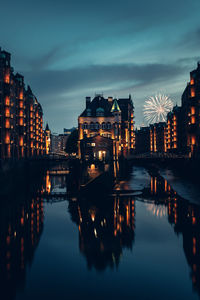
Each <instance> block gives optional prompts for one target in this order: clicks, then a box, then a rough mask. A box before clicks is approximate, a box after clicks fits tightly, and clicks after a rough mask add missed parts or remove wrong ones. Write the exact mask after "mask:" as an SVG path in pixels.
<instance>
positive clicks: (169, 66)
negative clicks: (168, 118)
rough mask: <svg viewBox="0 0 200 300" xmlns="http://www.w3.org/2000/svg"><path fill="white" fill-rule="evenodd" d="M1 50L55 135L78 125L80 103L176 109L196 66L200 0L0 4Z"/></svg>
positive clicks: (140, 116) (199, 52)
mask: <svg viewBox="0 0 200 300" xmlns="http://www.w3.org/2000/svg"><path fill="white" fill-rule="evenodd" d="M0 46H1V47H2V48H3V49H4V50H6V51H8V52H10V53H11V54H12V66H13V67H14V69H15V71H16V72H17V71H18V72H20V73H22V74H23V75H24V76H25V82H26V84H29V85H30V86H31V88H32V90H33V92H34V94H35V95H36V97H37V98H38V100H39V101H40V102H41V104H42V106H43V110H44V115H45V121H48V123H49V126H50V129H52V131H53V132H58V133H61V132H62V130H63V127H66V128H71V127H72V126H77V117H78V115H79V114H80V113H81V112H82V110H83V109H84V107H85V96H94V94H95V93H103V95H104V96H105V97H107V96H114V97H128V95H129V94H131V95H132V97H133V100H134V104H135V112H136V125H140V124H142V123H143V122H144V120H143V113H142V107H143V104H144V101H145V99H146V98H147V97H148V96H151V95H154V94H155V93H156V92H158V91H161V92H163V93H166V94H167V95H170V96H171V98H172V99H173V101H174V103H175V104H176V102H177V103H178V104H180V99H181V94H182V92H183V90H184V88H185V86H186V83H187V81H189V72H190V71H191V70H193V69H195V68H196V65H197V61H198V60H199V59H200V0H168V1H163V0H138V1H135V0H123V1H121V0H117V1H116V0H115V1H114V0H107V1H106V0H102V1H95V0H93V1H90V0H84V1H83V0H82V1H81V0H79V1H76V0H74V1H67V0H56V1H55V0H40V1H38V0H35V1H29V0H19V1H15V0H14V1H12V0H11V1H1V3H0Z"/></svg>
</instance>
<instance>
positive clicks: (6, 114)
mask: <svg viewBox="0 0 200 300" xmlns="http://www.w3.org/2000/svg"><path fill="white" fill-rule="evenodd" d="M5 116H6V117H10V109H9V108H8V107H6V108H5Z"/></svg>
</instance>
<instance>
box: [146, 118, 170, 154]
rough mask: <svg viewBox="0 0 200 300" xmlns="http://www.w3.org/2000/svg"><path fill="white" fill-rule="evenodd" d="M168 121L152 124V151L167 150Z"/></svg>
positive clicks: (160, 151)
mask: <svg viewBox="0 0 200 300" xmlns="http://www.w3.org/2000/svg"><path fill="white" fill-rule="evenodd" d="M165 137H166V123H165V122H160V123H155V124H151V125H150V152H159V153H162V152H166V151H167V149H166V140H165Z"/></svg>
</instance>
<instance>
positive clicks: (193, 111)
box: [191, 106, 195, 115]
mask: <svg viewBox="0 0 200 300" xmlns="http://www.w3.org/2000/svg"><path fill="white" fill-rule="evenodd" d="M194 114H195V107H194V106H192V107H191V115H194Z"/></svg>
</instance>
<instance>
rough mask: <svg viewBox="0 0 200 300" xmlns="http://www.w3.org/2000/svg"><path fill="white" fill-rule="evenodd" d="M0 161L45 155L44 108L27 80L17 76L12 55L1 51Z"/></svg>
mask: <svg viewBox="0 0 200 300" xmlns="http://www.w3.org/2000/svg"><path fill="white" fill-rule="evenodd" d="M0 78H1V79H2V81H0V107H1V110H0V159H3V160H4V159H10V158H15V159H18V158H24V157H30V156H35V155H42V154H44V150H45V143H44V132H43V111H42V107H41V105H40V104H39V102H38V101H37V99H36V97H35V96H34V95H33V93H32V91H31V89H30V87H28V89H27V90H26V89H25V84H24V77H23V76H22V75H20V74H18V73H17V74H16V75H14V73H13V68H12V67H11V65H10V54H9V53H8V52H6V51H2V50H1V49H0Z"/></svg>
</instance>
